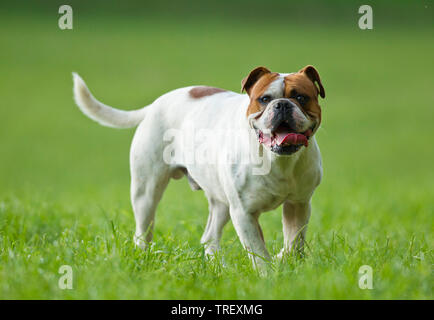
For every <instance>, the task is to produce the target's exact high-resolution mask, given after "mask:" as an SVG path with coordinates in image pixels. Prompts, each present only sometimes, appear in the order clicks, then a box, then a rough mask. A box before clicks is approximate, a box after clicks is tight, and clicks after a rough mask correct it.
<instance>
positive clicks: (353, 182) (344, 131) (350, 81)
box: [0, 8, 434, 299]
mask: <svg viewBox="0 0 434 320" xmlns="http://www.w3.org/2000/svg"><path fill="white" fill-rule="evenodd" d="M355 13H356V14H357V11H355ZM355 17H357V15H355ZM57 18H58V15H57V12H56V8H55V9H54V13H53V14H51V15H49V14H47V13H40V12H39V13H35V12H34V13H30V12H28V13H26V14H24V13H22V12H21V13H20V11H19V10H15V11H13V10H12V11H10V12H8V13H4V12H3V13H2V15H1V22H0V24H1V25H0V26H1V28H0V29H1V30H2V31H1V43H2V45H1V50H0V70H1V76H0V79H1V84H0V87H1V89H0V90H1V102H0V119H2V124H1V126H0V155H1V157H0V159H1V160H0V299H432V298H433V276H432V264H433V260H432V247H433V235H432V233H433V226H434V224H433V212H434V200H433V199H434V186H433V181H434V171H433V163H434V150H433V147H432V141H433V138H434V128H433V125H432V124H431V122H432V120H433V119H434V108H433V105H434V91H433V77H432V74H433V73H434V64H433V63H432V57H433V56H434V41H433V40H434V34H433V31H432V25H431V27H427V26H424V25H423V24H421V25H418V24H415V25H413V26H408V25H406V26H401V27H399V26H395V25H393V26H392V25H388V24H387V23H383V24H382V23H381V20H379V22H378V24H376V25H375V28H374V30H366V31H362V30H360V29H359V28H358V27H357V24H356V22H355V21H357V20H354V21H352V22H351V23H350V22H343V23H342V24H327V25H325V26H324V25H322V24H320V23H319V24H306V23H301V22H300V20H294V21H285V20H278V19H271V18H270V19H268V20H265V21H264V22H262V23H260V26H258V22H257V21H256V22H252V21H251V20H249V19H247V18H245V19H230V18H227V19H226V20H225V19H224V18H222V17H213V16H211V17H208V18H207V17H204V16H197V17H194V18H182V17H175V18H174V17H170V16H165V15H162V16H152V15H151V14H148V15H147V16H146V18H140V15H139V14H136V15H134V16H133V17H129V16H127V15H121V14H119V15H116V14H115V13H110V14H107V15H101V14H96V13H95V12H93V13H92V12H88V13H87V12H82V13H81V12H80V11H78V12H75V20H74V29H73V30H65V31H62V30H60V29H59V28H58V27H57ZM355 19H357V18H355ZM307 64H312V65H314V66H316V67H317V69H318V70H319V72H320V75H321V78H322V81H323V84H324V87H325V90H326V99H324V100H322V101H321V102H320V104H321V106H322V109H323V120H322V127H321V129H320V130H319V131H318V133H317V141H318V143H319V146H320V149H321V152H322V156H323V167H324V177H323V181H322V184H321V185H320V187H319V188H318V189H317V191H316V192H315V195H314V197H313V202H312V206H313V212H312V217H311V220H310V224H309V228H308V233H307V247H306V254H305V257H304V258H303V259H296V258H291V259H289V260H288V261H285V262H282V263H275V264H274V265H273V271H272V272H270V273H269V274H268V275H267V277H259V276H258V274H257V273H256V272H255V271H254V270H253V269H252V267H251V264H250V262H249V260H248V257H247V255H246V253H245V251H244V250H243V249H242V247H241V244H240V242H239V240H238V238H237V236H236V233H235V231H234V229H233V226H232V225H231V223H228V225H227V226H226V228H225V231H224V235H223V240H222V255H223V256H224V258H225V263H226V266H222V264H221V263H219V260H216V261H207V260H206V259H205V257H204V255H203V249H202V247H201V245H200V243H199V242H200V237H201V234H202V232H203V230H204V227H205V224H206V219H207V202H206V199H205V197H204V195H203V194H202V192H201V191H196V192H193V191H191V190H190V188H189V186H188V184H187V181H186V180H185V179H183V180H181V181H172V182H171V184H170V185H169V187H168V189H167V191H166V193H165V195H164V197H163V200H162V202H161V203H160V205H159V207H158V210H157V215H156V226H155V233H154V243H153V245H152V246H151V247H150V248H149V249H148V250H145V251H143V250H140V249H138V248H135V247H134V244H133V242H132V236H133V232H134V228H135V225H134V218H133V213H132V209H131V206H130V202H129V168H128V152H129V146H130V142H131V138H132V136H133V134H134V130H113V129H109V128H105V127H101V126H99V125H98V124H96V123H94V122H92V121H91V120H89V119H88V118H86V117H85V116H83V115H82V114H81V113H80V111H79V110H78V108H77V107H76V106H75V105H74V102H73V99H72V76H71V72H72V71H76V72H78V73H79V74H80V75H81V76H82V77H83V78H84V79H85V81H86V82H87V84H88V85H89V87H90V88H91V90H92V92H93V94H94V95H95V96H96V97H97V98H99V99H100V100H102V101H103V102H105V103H107V104H109V105H112V106H116V107H118V108H122V109H135V108H138V107H141V106H143V105H147V104H149V103H150V102H152V101H153V100H154V99H155V98H156V97H158V96H159V95H161V94H163V93H165V92H167V91H169V90H171V89H175V88H178V87H183V86H188V85H195V84H206V85H212V86H217V87H222V88H225V89H229V90H233V91H237V92H238V91H239V90H240V82H241V79H242V78H243V77H244V76H245V75H246V74H247V73H248V72H249V71H250V70H251V69H252V68H253V67H255V66H258V65H265V66H267V67H268V68H270V69H271V70H273V71H279V72H292V71H297V70H299V69H301V68H302V67H303V66H305V65H307ZM280 210H281V209H279V210H275V211H272V212H267V213H264V214H263V215H262V216H261V219H260V220H261V224H262V226H263V231H264V236H265V239H266V241H267V247H268V249H269V251H270V252H271V253H272V254H275V253H277V252H278V251H279V250H280V248H281V246H282V244H283V236H282V231H281V230H282V226H281V213H280ZM62 265H70V266H71V267H72V269H73V271H74V278H73V279H74V280H73V289H72V290H61V289H60V288H59V286H58V280H59V277H60V276H61V275H60V274H59V273H58V270H59V267H60V266H62ZM362 265H369V266H371V267H372V269H373V289H372V290H362V289H360V288H359V285H358V282H359V277H360V275H359V273H358V271H359V268H360V267H361V266H362Z"/></svg>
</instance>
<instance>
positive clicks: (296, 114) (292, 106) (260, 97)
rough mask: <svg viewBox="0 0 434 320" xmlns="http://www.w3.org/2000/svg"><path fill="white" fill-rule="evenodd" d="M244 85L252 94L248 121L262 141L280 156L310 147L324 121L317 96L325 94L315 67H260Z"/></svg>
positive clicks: (250, 74)
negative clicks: (287, 71) (290, 70)
mask: <svg viewBox="0 0 434 320" xmlns="http://www.w3.org/2000/svg"><path fill="white" fill-rule="evenodd" d="M241 85H242V90H245V91H246V92H247V94H248V95H249V97H250V105H249V107H248V109H247V118H248V121H249V122H250V124H251V126H252V127H253V128H254V129H255V131H256V134H257V136H258V140H259V142H260V143H261V144H263V145H264V146H265V147H267V148H269V149H270V150H271V151H272V152H274V153H276V154H278V155H291V154H293V153H295V152H297V151H298V150H300V149H301V148H302V147H303V146H305V147H307V146H308V141H309V139H310V138H311V137H312V136H313V135H314V134H315V132H316V130H317V129H318V127H319V125H320V123H321V108H320V106H319V104H318V95H319V96H321V97H322V98H324V97H325V92H324V87H323V85H322V83H321V80H320V77H319V74H318V72H317V71H316V69H315V68H314V67H313V66H306V67H304V68H303V69H301V70H300V71H299V72H296V73H290V74H281V73H276V72H271V71H270V70H268V69H267V68H264V67H258V68H255V69H253V70H252V71H251V72H250V73H249V75H248V76H247V77H246V78H244V79H243V81H242V82H241Z"/></svg>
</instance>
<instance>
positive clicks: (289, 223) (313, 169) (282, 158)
mask: <svg viewBox="0 0 434 320" xmlns="http://www.w3.org/2000/svg"><path fill="white" fill-rule="evenodd" d="M241 86H242V91H245V92H246V93H245V94H243V93H241V94H239V93H235V92H232V91H226V90H223V89H219V88H213V87H207V86H191V87H185V88H181V89H176V90H173V91H170V92H168V93H166V94H164V95H162V96H161V97H159V98H157V99H156V100H155V101H154V102H153V103H151V104H150V105H149V106H146V107H144V108H142V109H138V110H134V111H122V110H118V109H114V108H112V107H109V106H107V105H104V104H103V103H101V102H99V101H98V100H96V99H95V98H94V97H93V96H92V94H91V93H90V92H89V90H88V88H87V87H86V84H85V83H84V81H83V80H82V79H81V78H80V77H79V76H78V75H77V74H74V96H75V101H76V103H77V105H78V106H79V108H80V109H81V111H83V113H84V114H86V115H87V116H88V117H90V118H91V119H93V120H95V121H97V122H99V123H100V124H102V125H105V126H110V127H114V128H130V127H135V126H137V130H136V133H135V135H134V138H133V141H132V145H131V152H130V168H131V202H132V206H133V210H134V215H135V220H136V231H135V235H134V241H135V243H136V245H138V246H140V247H145V246H146V245H147V243H149V242H150V241H151V240H152V231H153V227H154V217H155V210H156V207H157V205H158V202H159V201H160V199H161V197H162V195H163V192H164V190H165V188H166V186H167V184H168V183H169V181H170V179H172V178H173V179H179V178H181V177H183V176H186V177H187V178H188V181H189V184H190V186H191V187H192V189H194V190H203V191H204V193H205V195H206V197H207V199H208V203H209V216H208V222H207V225H206V227H205V231H204V233H203V236H202V239H201V242H202V243H203V244H204V246H205V252H206V254H208V255H213V254H214V253H215V252H216V251H217V250H219V242H220V238H221V235H222V230H223V227H224V226H225V224H226V223H227V222H228V221H229V219H231V220H232V223H233V225H234V227H235V230H236V232H237V234H238V237H239V239H240V241H241V243H242V244H243V246H244V248H245V249H246V250H247V251H248V252H249V255H250V258H251V260H252V261H253V264H254V266H258V267H262V266H265V265H266V264H267V261H269V260H270V255H269V253H268V251H267V249H266V246H265V242H264V237H263V234H262V230H261V227H260V225H259V223H258V218H259V215H260V214H261V213H262V212H265V211H269V210H273V209H275V208H277V207H278V206H280V205H282V204H283V219H282V222H283V235H284V244H283V249H282V251H281V252H280V253H279V254H278V257H282V256H283V255H284V254H285V253H289V252H290V251H291V250H296V251H300V252H301V250H302V249H303V242H304V237H305V234H306V227H307V223H308V221H309V217H310V202H311V197H312V195H313V192H314V190H315V188H316V187H317V186H318V184H319V183H320V181H321V175H322V167H321V156H320V151H319V148H318V145H317V143H316V140H315V133H316V132H317V130H318V127H319V126H320V123H321V108H320V106H319V104H318V97H319V96H320V97H322V98H324V97H325V91H324V87H323V85H322V83H321V79H320V77H319V74H318V72H317V70H316V69H315V68H314V67H313V66H306V67H304V68H303V69H301V70H300V71H298V72H294V73H277V72H271V71H270V70H268V69H267V68H265V67H258V68H255V69H253V70H252V71H251V72H250V73H249V74H248V75H247V76H246V77H245V78H244V79H243V80H242V82H241ZM267 161H268V162H267ZM264 162H267V163H268V164H269V166H266V167H265V168H267V169H266V170H262V171H261V170H259V171H258V170H257V169H258V168H257V167H258V163H264Z"/></svg>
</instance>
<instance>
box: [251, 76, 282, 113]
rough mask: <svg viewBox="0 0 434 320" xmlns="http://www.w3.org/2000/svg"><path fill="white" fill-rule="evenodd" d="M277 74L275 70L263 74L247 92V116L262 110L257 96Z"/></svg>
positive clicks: (259, 95)
mask: <svg viewBox="0 0 434 320" xmlns="http://www.w3.org/2000/svg"><path fill="white" fill-rule="evenodd" d="M278 76H279V74H278V73H276V72H268V73H266V74H263V75H262V76H261V77H260V78H259V79H258V80H257V81H256V82H255V83H254V84H253V85H252V86H251V87H250V88H249V91H248V92H247V93H248V94H249V96H250V104H249V107H248V108H247V116H249V115H251V114H252V113H256V112H259V111H261V110H262V108H263V106H262V105H261V104H260V103H259V101H258V98H259V97H261V96H262V95H263V94H264V92H265V91H266V90H267V88H268V86H269V85H270V84H271V83H272V82H273V81H274V80H276V79H277V77H278Z"/></svg>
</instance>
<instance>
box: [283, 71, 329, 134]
mask: <svg viewBox="0 0 434 320" xmlns="http://www.w3.org/2000/svg"><path fill="white" fill-rule="evenodd" d="M284 81H285V93H284V95H285V97H286V98H288V99H291V101H293V102H294V103H297V104H298V105H299V103H298V102H297V100H296V99H294V98H293V93H294V92H296V93H297V94H303V95H305V96H307V97H308V98H309V99H308V101H307V103H306V104H305V105H304V106H301V109H302V110H303V111H305V112H306V113H307V115H308V116H309V117H311V118H314V119H316V121H317V125H316V128H318V127H319V125H320V123H321V107H320V106H319V104H318V94H319V90H318V88H317V87H316V86H315V84H314V82H313V81H312V80H311V79H310V78H309V76H308V75H307V74H306V73H304V72H302V71H300V72H297V73H293V74H289V75H287V76H286V77H285V79H284ZM321 86H322V85H321Z"/></svg>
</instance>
